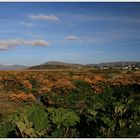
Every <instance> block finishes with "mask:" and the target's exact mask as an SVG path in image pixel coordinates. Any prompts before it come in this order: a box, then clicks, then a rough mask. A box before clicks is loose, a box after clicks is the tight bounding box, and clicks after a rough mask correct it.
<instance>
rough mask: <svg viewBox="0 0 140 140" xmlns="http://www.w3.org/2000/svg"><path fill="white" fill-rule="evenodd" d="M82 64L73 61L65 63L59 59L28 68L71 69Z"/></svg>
mask: <svg viewBox="0 0 140 140" xmlns="http://www.w3.org/2000/svg"><path fill="white" fill-rule="evenodd" d="M81 66H82V65H81V64H72V63H64V62H57V61H48V62H47V63H44V64H41V65H37V66H32V67H30V68H28V69H29V70H37V69H71V68H79V67H81Z"/></svg>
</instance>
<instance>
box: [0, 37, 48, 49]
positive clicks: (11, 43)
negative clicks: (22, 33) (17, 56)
mask: <svg viewBox="0 0 140 140" xmlns="http://www.w3.org/2000/svg"><path fill="white" fill-rule="evenodd" d="M22 45H24V46H40V47H47V46H49V42H48V41H46V40H23V39H13V40H0V50H9V49H12V48H14V47H17V46H22Z"/></svg>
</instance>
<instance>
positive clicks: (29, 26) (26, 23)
mask: <svg viewBox="0 0 140 140" xmlns="http://www.w3.org/2000/svg"><path fill="white" fill-rule="evenodd" d="M20 24H21V25H24V26H25V27H28V28H31V27H33V26H34V25H33V24H32V23H29V22H21V23H20Z"/></svg>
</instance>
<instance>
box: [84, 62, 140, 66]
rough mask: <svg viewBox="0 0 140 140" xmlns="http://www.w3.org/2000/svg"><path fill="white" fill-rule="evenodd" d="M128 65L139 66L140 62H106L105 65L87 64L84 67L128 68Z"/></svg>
mask: <svg viewBox="0 0 140 140" xmlns="http://www.w3.org/2000/svg"><path fill="white" fill-rule="evenodd" d="M128 65H135V66H140V62H138V61H118V62H107V63H100V64H87V65H86V66H100V67H102V66H108V67H112V66H113V67H120V66H128Z"/></svg>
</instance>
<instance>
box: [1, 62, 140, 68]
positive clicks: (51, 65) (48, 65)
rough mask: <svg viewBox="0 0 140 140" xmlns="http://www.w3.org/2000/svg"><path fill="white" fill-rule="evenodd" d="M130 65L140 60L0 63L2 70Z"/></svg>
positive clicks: (139, 64) (136, 63) (137, 64)
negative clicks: (32, 64)
mask: <svg viewBox="0 0 140 140" xmlns="http://www.w3.org/2000/svg"><path fill="white" fill-rule="evenodd" d="M128 65H135V66H140V62H134V61H131V62H125V61H120V62H107V63H99V64H86V65H82V64H76V63H64V62H58V61H48V62H46V63H43V64H41V65H35V66H31V67H30V66H24V65H11V66H8V65H0V70H22V69H27V70H54V69H72V68H81V67H94V66H98V67H103V66H108V67H120V66H128Z"/></svg>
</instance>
